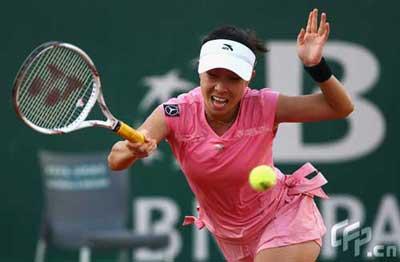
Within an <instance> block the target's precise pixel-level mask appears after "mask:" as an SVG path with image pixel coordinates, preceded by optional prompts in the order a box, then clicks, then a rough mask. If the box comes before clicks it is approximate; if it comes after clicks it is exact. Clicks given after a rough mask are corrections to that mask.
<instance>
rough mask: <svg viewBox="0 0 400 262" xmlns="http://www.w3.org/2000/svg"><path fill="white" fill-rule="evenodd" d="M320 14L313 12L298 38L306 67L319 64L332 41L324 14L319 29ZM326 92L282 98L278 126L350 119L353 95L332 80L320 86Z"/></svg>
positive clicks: (300, 54) (335, 80)
mask: <svg viewBox="0 0 400 262" xmlns="http://www.w3.org/2000/svg"><path fill="white" fill-rule="evenodd" d="M317 19H318V11H317V10H316V9H314V10H313V11H311V12H310V14H309V17H308V22H307V28H306V30H304V29H303V28H302V29H301V31H300V33H299V35H298V37H297V51H298V55H299V58H300V59H301V61H302V62H303V64H304V65H305V66H314V65H317V64H319V62H320V61H321V59H322V50H323V47H324V45H325V43H326V41H327V40H328V36H329V23H327V22H326V14H325V13H322V15H321V22H320V25H319V28H317ZM318 84H319V87H320V89H321V91H322V92H320V93H317V94H310V95H303V96H286V95H280V96H279V99H278V105H277V112H276V120H275V122H276V123H281V122H310V121H321V120H328V119H339V118H344V117H346V116H348V115H349V114H350V113H351V112H352V111H353V110H354V106H353V103H352V100H351V98H350V95H349V94H348V92H347V91H346V88H345V87H344V86H343V85H342V83H341V82H340V81H339V80H338V79H336V77H335V76H333V75H332V76H331V77H330V78H328V79H327V80H325V81H323V82H320V83H318Z"/></svg>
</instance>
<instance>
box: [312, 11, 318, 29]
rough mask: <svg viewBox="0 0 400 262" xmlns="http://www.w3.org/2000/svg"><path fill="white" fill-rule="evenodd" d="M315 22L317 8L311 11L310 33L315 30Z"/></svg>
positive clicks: (316, 21)
mask: <svg viewBox="0 0 400 262" xmlns="http://www.w3.org/2000/svg"><path fill="white" fill-rule="evenodd" d="M317 23H318V9H316V8H315V9H314V10H312V11H311V33H316V32H317Z"/></svg>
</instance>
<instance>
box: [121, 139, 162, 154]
mask: <svg viewBox="0 0 400 262" xmlns="http://www.w3.org/2000/svg"><path fill="white" fill-rule="evenodd" d="M126 147H127V148H128V149H129V151H131V153H132V154H133V155H134V156H135V157H137V158H144V157H147V156H149V155H150V154H151V153H153V152H154V150H156V149H157V142H156V140H155V139H146V142H145V143H140V142H137V143H132V142H129V141H126Z"/></svg>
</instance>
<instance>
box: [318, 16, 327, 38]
mask: <svg viewBox="0 0 400 262" xmlns="http://www.w3.org/2000/svg"><path fill="white" fill-rule="evenodd" d="M325 31H326V14H325V13H322V14H321V21H320V22H319V28H318V35H319V36H322V35H323V34H324V33H325Z"/></svg>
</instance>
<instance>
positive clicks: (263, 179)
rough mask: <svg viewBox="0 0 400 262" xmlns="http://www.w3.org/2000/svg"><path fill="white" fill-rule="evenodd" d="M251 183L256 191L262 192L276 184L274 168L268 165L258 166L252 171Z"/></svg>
mask: <svg viewBox="0 0 400 262" xmlns="http://www.w3.org/2000/svg"><path fill="white" fill-rule="evenodd" d="M249 183H250V186H251V188H253V189H254V190H255V191H258V192H262V191H265V190H267V189H269V188H271V187H273V186H274V185H275V184H276V174H275V171H274V169H273V168H272V167H270V166H267V165H261V166H256V167H255V168H253V169H252V170H251V171H250V175H249Z"/></svg>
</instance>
